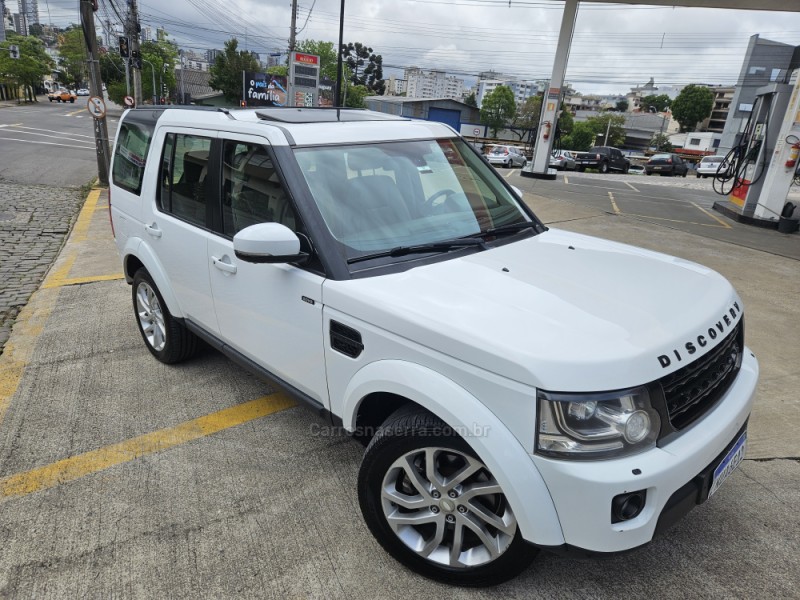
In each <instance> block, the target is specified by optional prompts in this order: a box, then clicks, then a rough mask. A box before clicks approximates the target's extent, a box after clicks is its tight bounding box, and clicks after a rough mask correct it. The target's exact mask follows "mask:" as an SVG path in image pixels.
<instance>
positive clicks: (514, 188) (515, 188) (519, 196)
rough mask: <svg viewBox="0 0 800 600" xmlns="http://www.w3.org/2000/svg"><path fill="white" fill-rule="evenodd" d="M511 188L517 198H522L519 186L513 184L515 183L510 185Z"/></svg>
mask: <svg viewBox="0 0 800 600" xmlns="http://www.w3.org/2000/svg"><path fill="white" fill-rule="evenodd" d="M511 189H512V190H514V193H515V194H516V195H517V198H519V199H520V200H522V190H521V189H519V188H518V187H517V186H515V185H512V186H511Z"/></svg>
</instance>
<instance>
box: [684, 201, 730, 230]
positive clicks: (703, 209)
mask: <svg viewBox="0 0 800 600" xmlns="http://www.w3.org/2000/svg"><path fill="white" fill-rule="evenodd" d="M689 203H690V204H691V205H692V206H694V207H695V208H696V209H697V210H699V211H701V212H703V213H705V214H707V215H708V216H709V217H711V218H712V219H714V220H715V221H716V222H717V223H719V224H720V225H722V226H723V227H724V228H725V229H733V227H732V226H731V224H730V223H726V222H725V221H723V220H722V219H720V218H719V217H718V216H717V215H715V214H713V213H710V212H708V211H707V210H706V209H705V208H703V207H702V206H700V205H698V204H695V203H694V202H692V201H691V200H690V201H689Z"/></svg>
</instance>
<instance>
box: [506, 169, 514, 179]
mask: <svg viewBox="0 0 800 600" xmlns="http://www.w3.org/2000/svg"><path fill="white" fill-rule="evenodd" d="M514 173H516V171H515V170H513V169H512V170H510V171H509V172H508V173H507V174H506V179H508V178H509V177H511V176H512V175H513V174H514Z"/></svg>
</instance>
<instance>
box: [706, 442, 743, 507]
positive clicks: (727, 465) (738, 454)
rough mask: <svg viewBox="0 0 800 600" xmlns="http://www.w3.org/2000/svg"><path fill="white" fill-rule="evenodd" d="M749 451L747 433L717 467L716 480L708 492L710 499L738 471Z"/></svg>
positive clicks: (715, 471) (712, 482)
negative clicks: (737, 468)
mask: <svg viewBox="0 0 800 600" xmlns="http://www.w3.org/2000/svg"><path fill="white" fill-rule="evenodd" d="M746 451H747V432H746V431H745V432H744V433H743V434H742V435H741V436H740V437H739V439H738V440H736V443H735V444H734V445H733V448H731V449H730V451H729V452H728V453H727V454H726V455H725V458H723V459H722V460H721V461H720V463H719V464H718V465H717V468H716V469H714V478H713V479H712V480H711V487H710V488H709V490H708V497H709V498H710V497H711V496H713V495H714V492H716V491H717V490H718V489H719V487H720V486H721V485H722V483H723V482H724V481H725V480H726V479H727V478H728V477H729V476H730V474H731V473H733V472H734V471H735V470H736V467H738V466H739V463H740V462H742V460H743V459H744V454H745V452H746Z"/></svg>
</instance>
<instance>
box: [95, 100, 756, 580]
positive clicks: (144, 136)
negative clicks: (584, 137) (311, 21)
mask: <svg viewBox="0 0 800 600" xmlns="http://www.w3.org/2000/svg"><path fill="white" fill-rule="evenodd" d="M109 202H110V207H109V208H110V212H111V227H112V229H113V234H114V239H115V242H116V246H117V248H118V250H119V253H120V257H121V262H122V269H123V272H124V275H125V279H126V281H127V283H128V284H129V285H131V297H132V305H133V306H132V309H133V310H132V314H131V316H132V318H133V319H134V322H135V323H136V326H137V327H138V329H139V333H140V334H141V338H142V341H143V345H144V346H145V347H146V348H147V351H149V352H150V353H151V354H152V355H153V356H154V357H155V359H157V360H159V361H161V362H163V363H179V362H180V361H184V360H187V359H189V358H190V357H191V356H192V355H193V354H194V353H195V352H196V350H197V349H198V348H199V343H198V340H204V341H205V342H207V343H208V344H209V345H210V346H211V347H212V348H215V349H217V350H219V351H221V352H223V353H225V354H226V355H227V356H228V357H230V358H231V359H232V360H234V361H235V362H237V363H239V364H241V365H243V367H244V368H247V369H249V370H251V371H252V372H254V373H255V374H256V375H257V376H259V377H261V378H264V379H266V380H271V381H273V382H278V385H279V387H280V388H281V389H283V390H285V391H286V393H287V394H289V395H291V396H292V397H294V398H297V399H298V400H299V401H302V402H304V403H306V404H308V405H310V406H312V407H313V408H314V409H315V410H316V412H317V413H318V414H319V415H321V416H324V417H325V418H326V419H328V421H327V425H328V426H336V427H337V428H338V427H342V428H343V429H344V430H345V431H347V432H350V433H352V434H353V435H354V436H356V437H357V438H358V439H360V440H361V441H364V442H365V443H367V444H368V445H367V447H366V450H365V453H364V458H363V461H362V464H361V467H360V471H359V475H358V484H357V485H358V499H359V505H360V507H361V512H362V515H363V517H364V519H365V521H366V523H367V525H368V527H369V529H370V531H371V532H372V533H373V535H374V536H375V537H376V539H377V540H378V541H379V542H380V544H381V545H382V546H383V547H384V548H385V549H386V551H387V552H389V553H390V554H391V555H392V556H393V557H395V558H396V559H397V560H398V561H400V562H402V563H403V564H405V565H406V566H408V567H409V568H411V569H413V570H415V571H417V572H419V573H422V574H424V575H425V576H427V577H431V578H435V579H438V580H441V581H445V582H448V583H454V584H457V585H464V586H468V585H472V586H476V585H490V584H494V583H498V582H500V581H503V580H505V579H508V578H510V577H513V576H514V575H516V574H517V573H519V572H520V571H521V570H522V569H524V568H525V567H526V566H527V565H528V564H529V563H530V561H531V560H532V559H533V556H534V555H535V554H536V552H538V548H541V547H544V548H547V549H549V550H552V551H562V552H573V553H575V554H577V555H584V554H585V553H587V552H591V553H609V554H611V553H614V554H617V553H621V552H624V551H626V550H630V549H632V548H635V547H638V546H643V545H645V544H647V543H648V542H650V541H651V540H652V539H653V538H654V536H656V535H660V534H662V533H663V532H664V531H665V530H666V529H667V528H668V527H669V526H670V525H672V524H673V523H675V522H676V521H677V520H679V519H680V518H681V517H682V516H683V515H684V514H686V513H687V512H688V511H689V510H691V508H692V507H694V506H695V505H697V504H701V503H704V502H705V501H706V500H707V499H708V497H709V496H711V495H712V494H717V493H720V492H719V490H720V485H724V483H723V482H724V481H725V480H726V478H727V477H728V476H729V475H730V473H731V472H732V471H733V470H734V469H735V468H736V466H737V465H738V464H739V462H740V461H741V460H742V458H743V456H744V454H745V449H746V440H747V422H748V417H749V414H750V411H751V408H752V403H753V399H754V394H755V389H756V385H757V381H758V363H757V360H756V358H755V356H754V355H753V354H752V352H751V351H750V349H749V348H748V347H747V346H745V344H744V314H743V310H744V306H743V303H742V301H741V299H740V298H739V296H738V295H737V293H736V291H735V290H734V288H733V287H732V286H731V284H730V283H729V282H728V281H727V280H726V279H725V278H723V277H722V276H721V275H719V274H718V273H715V272H714V271H712V270H711V269H708V268H705V267H701V266H699V265H696V264H693V263H689V262H688V261H686V260H676V259H673V258H671V257H668V256H665V255H662V254H658V253H655V252H650V251H647V250H644V249H639V248H633V247H630V246H626V245H624V244H620V243H616V242H611V241H607V240H602V239H598V238H592V237H589V236H585V235H580V234H577V233H572V232H568V231H561V230H558V229H555V228H552V229H551V228H548V227H546V226H545V225H544V224H543V223H542V222H541V221H540V220H539V219H538V218H537V216H536V215H535V214H534V213H533V212H532V210H531V208H530V207H529V206H528V205H527V204H526V203H524V202H523V201H522V199H521V195H520V192H519V191H518V190H515V189H514V188H512V187H511V186H510V185H509V184H508V181H507V180H506V178H505V177H502V176H501V175H500V174H499V173H498V172H497V171H496V170H495V169H493V168H490V166H489V165H487V164H486V162H485V161H484V160H483V159H482V158H481V157H480V156H479V154H478V153H477V152H476V151H475V150H474V149H473V148H472V147H470V146H469V145H468V144H467V143H466V141H465V140H464V139H463V138H461V137H460V136H459V135H458V134H457V133H455V132H454V131H453V130H452V129H451V128H450V127H448V126H447V125H444V124H442V123H437V122H433V121H411V120H406V119H403V118H399V117H394V116H392V115H387V114H384V113H376V112H371V111H361V110H347V109H342V110H337V111H331V110H325V109H308V108H292V109H280V108H260V109H258V110H230V111H228V110H225V111H218V110H216V109H211V110H201V109H200V108H199V107H193V108H184V109H183V110H177V109H173V108H166V107H164V108H162V107H152V106H151V107H147V108H142V109H134V110H128V111H126V112H125V113H124V114H123V115H122V118H121V120H120V122H119V124H118V127H117V133H116V141H115V144H114V151H113V155H112V165H111V175H110V188H109ZM190 374H191V370H187V371H186V376H187V377H189V376H190ZM144 376H145V375H143V377H144ZM147 385H149V386H151V388H152V389H150V390H149V392H148V393H152V394H158V393H161V392H162V391H163V390H159V388H158V386H159V379H158V377H149V378H148V380H147ZM198 393H201V394H202V386H200V387H198ZM287 418H291V417H287ZM262 429H263V430H264V433H268V432H267V429H268V428H262ZM334 430H335V429H334ZM245 456H246V453H238V454H237V455H236V457H235V458H236V460H244V457H245ZM254 468H271V467H269V466H266V467H265V466H263V465H255V466H254ZM296 476H297V477H298V478H299V477H303V476H304V474H303V473H302V472H298V473H296ZM738 501H739V502H742V503H743V502H744V501H745V500H744V499H741V498H740V499H738ZM711 508H712V509H713V506H712V507H711ZM708 510H709V509H707V511H708ZM742 510H745V508H742ZM704 517H705V521H704V526H705V527H708V528H710V529H713V525H711V524H710V523H711V522H712V521H713V518H708V514H706V515H704ZM717 526H718V527H720V528H722V527H723V523H722V522H721V519H720V520H719V522H718V523H717ZM709 535H711V534H710V533H709Z"/></svg>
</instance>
